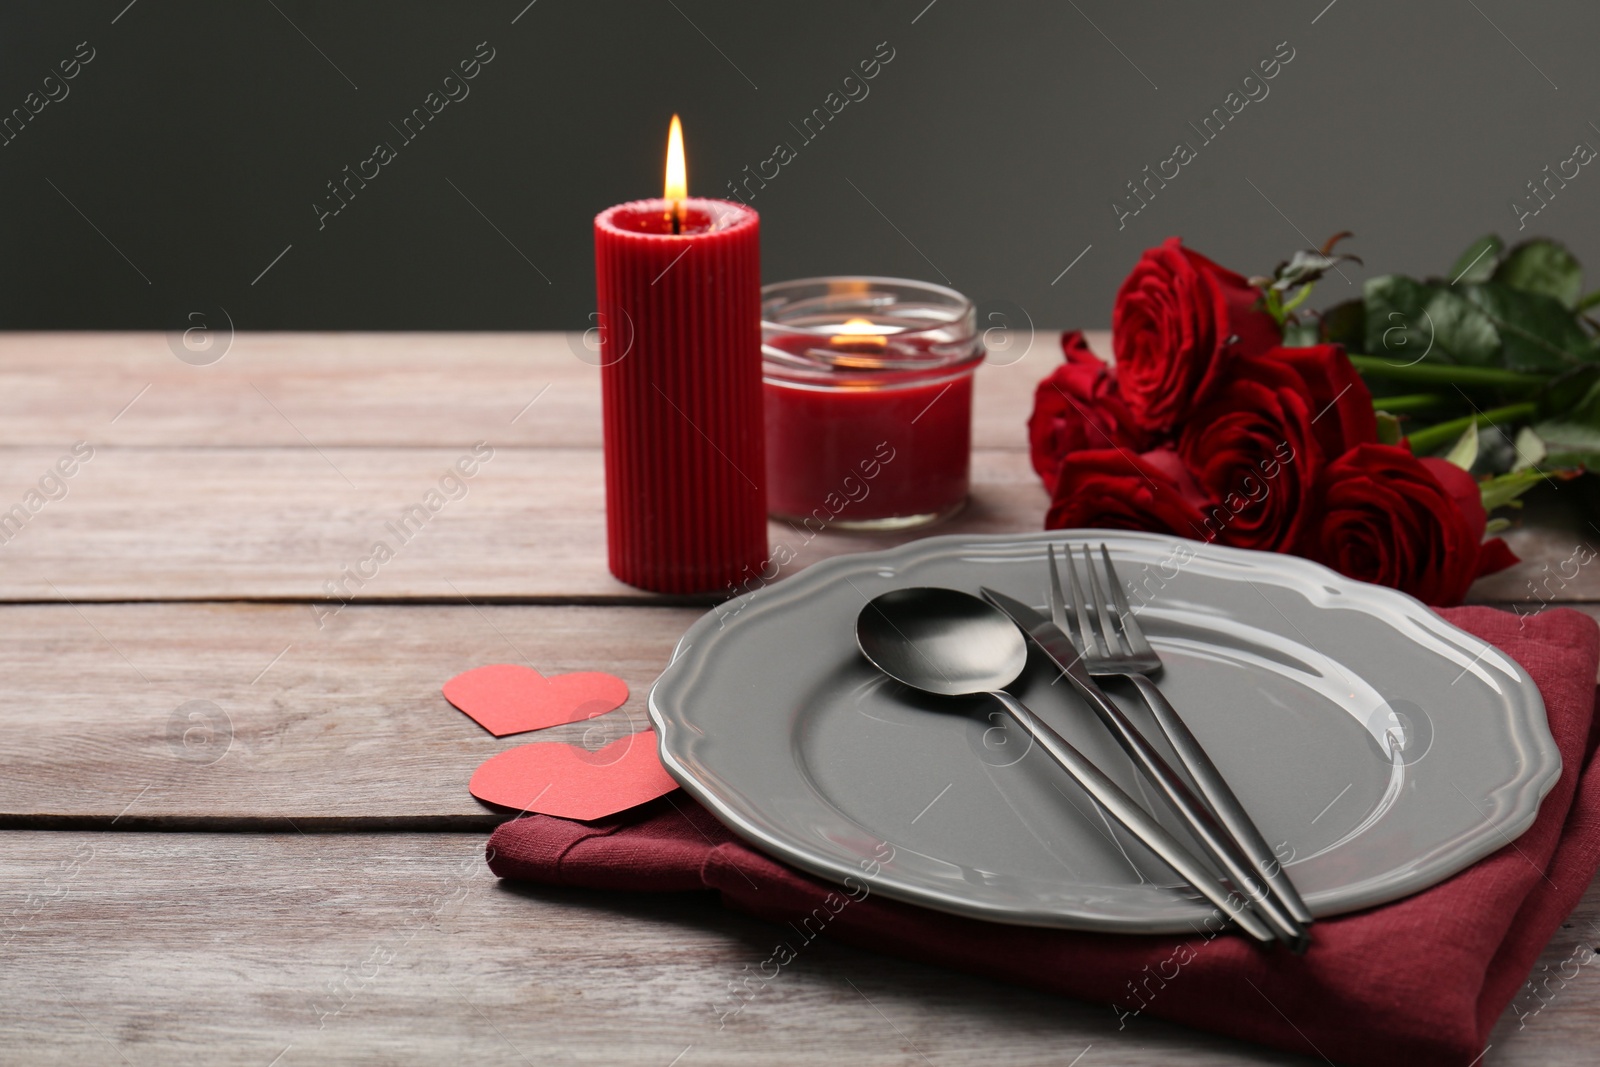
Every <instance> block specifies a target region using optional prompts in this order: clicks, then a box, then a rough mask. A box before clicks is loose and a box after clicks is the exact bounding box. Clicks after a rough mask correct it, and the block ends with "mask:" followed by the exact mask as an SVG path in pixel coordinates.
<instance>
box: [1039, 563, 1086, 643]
mask: <svg viewBox="0 0 1600 1067" xmlns="http://www.w3.org/2000/svg"><path fill="white" fill-rule="evenodd" d="M1045 552H1046V553H1047V554H1048V555H1049V557H1050V621H1051V622H1053V623H1055V624H1056V625H1057V626H1059V627H1060V628H1061V630H1062V631H1063V632H1064V633H1066V635H1067V636H1068V637H1070V638H1072V640H1073V642H1074V643H1077V644H1078V645H1079V647H1080V648H1081V647H1082V642H1081V640H1080V638H1079V636H1078V635H1077V634H1076V633H1074V632H1073V629H1072V620H1071V619H1069V618H1068V617H1067V605H1066V596H1067V594H1066V592H1065V591H1064V590H1063V589H1062V588H1061V572H1060V571H1059V570H1057V569H1056V546H1055V545H1046V546H1045Z"/></svg>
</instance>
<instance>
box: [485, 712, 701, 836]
mask: <svg viewBox="0 0 1600 1067" xmlns="http://www.w3.org/2000/svg"><path fill="white" fill-rule="evenodd" d="M468 788H469V789H471V790H472V795H473V796H475V797H477V798H478V799H479V800H482V801H485V802H487V803H489V804H498V805H500V806H501V807H505V808H515V809H517V810H518V811H536V812H539V813H540V814H542V815H556V816H560V817H561V818H563V819H584V820H588V819H603V818H605V817H606V816H607V815H615V814H616V813H617V812H619V811H626V810H627V809H628V808H631V807H634V806H636V805H639V804H643V803H644V802H645V801H647V800H654V799H655V798H656V797H659V796H664V795H665V794H667V793H670V792H672V791H673V790H674V789H676V788H678V783H677V782H675V781H673V780H672V776H671V775H670V774H668V773H667V772H666V768H664V767H662V766H661V760H660V758H658V757H657V756H656V732H655V731H654V730H641V731H639V732H638V733H636V734H630V735H629V736H627V737H619V738H618V739H617V740H615V741H613V742H611V743H610V744H609V745H606V746H605V747H604V748H601V749H598V750H596V751H594V752H589V751H586V750H585V749H581V748H578V747H577V746H576V745H568V744H564V743H563V742H560V741H535V742H534V743H532V744H529V745H518V746H517V747H516V748H513V749H508V750H506V751H505V752H502V753H500V754H499V755H498V756H494V757H491V758H490V759H488V760H485V761H484V762H483V764H482V766H480V767H479V768H478V769H477V770H476V771H474V772H473V774H472V782H471V784H470V785H469V786H468Z"/></svg>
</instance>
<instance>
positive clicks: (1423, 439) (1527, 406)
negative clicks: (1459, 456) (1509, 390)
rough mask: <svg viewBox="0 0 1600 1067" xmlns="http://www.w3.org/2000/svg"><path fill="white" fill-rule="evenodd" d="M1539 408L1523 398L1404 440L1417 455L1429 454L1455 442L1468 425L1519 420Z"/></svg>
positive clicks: (1410, 435)
mask: <svg viewBox="0 0 1600 1067" xmlns="http://www.w3.org/2000/svg"><path fill="white" fill-rule="evenodd" d="M1538 410H1539V405H1538V404H1536V403H1534V402H1533V401H1532V400H1525V401H1523V402H1522V403H1520V404H1507V405H1506V406H1505V407H1501V408H1491V409H1490V410H1488V411H1480V412H1478V413H1477V414H1475V415H1465V416H1463V417H1461V418H1459V419H1451V420H1450V421H1449V422H1441V423H1438V424H1436V425H1434V426H1429V427H1427V428H1426V429H1422V430H1418V431H1417V432H1416V433H1414V434H1408V435H1406V440H1407V441H1408V442H1409V443H1410V445H1411V451H1412V452H1414V453H1415V454H1417V455H1419V456H1426V455H1430V454H1432V453H1433V452H1435V451H1437V450H1438V449H1440V448H1443V447H1444V446H1445V445H1451V444H1455V442H1456V439H1457V438H1458V437H1460V436H1461V435H1462V434H1464V433H1466V432H1467V427H1468V426H1490V425H1498V424H1499V423H1502V422H1521V421H1522V420H1523V419H1527V418H1531V417H1532V416H1533V414H1534V413H1535V412H1537V411H1538Z"/></svg>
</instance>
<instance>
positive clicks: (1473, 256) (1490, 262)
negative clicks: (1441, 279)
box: [1449, 233, 1506, 285]
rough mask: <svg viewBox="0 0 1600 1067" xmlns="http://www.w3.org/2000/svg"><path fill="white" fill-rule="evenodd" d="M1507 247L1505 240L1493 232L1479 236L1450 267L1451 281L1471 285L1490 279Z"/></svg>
mask: <svg viewBox="0 0 1600 1067" xmlns="http://www.w3.org/2000/svg"><path fill="white" fill-rule="evenodd" d="M1505 247H1506V246H1505V242H1504V241H1502V240H1500V238H1499V237H1496V236H1495V235H1494V234H1492V233H1491V234H1487V235H1485V236H1483V237H1480V238H1478V239H1477V240H1476V241H1474V242H1472V243H1471V244H1470V245H1468V246H1467V250H1466V251H1465V252H1463V253H1461V257H1460V258H1459V259H1457V260H1456V262H1455V265H1454V266H1452V267H1451V268H1450V274H1449V278H1450V280H1451V283H1452V284H1456V283H1465V284H1468V285H1470V284H1472V283H1474V282H1486V281H1488V280H1489V279H1490V278H1492V277H1493V276H1494V269H1495V268H1496V267H1498V266H1499V265H1500V253H1501V252H1502V251H1504V250H1505Z"/></svg>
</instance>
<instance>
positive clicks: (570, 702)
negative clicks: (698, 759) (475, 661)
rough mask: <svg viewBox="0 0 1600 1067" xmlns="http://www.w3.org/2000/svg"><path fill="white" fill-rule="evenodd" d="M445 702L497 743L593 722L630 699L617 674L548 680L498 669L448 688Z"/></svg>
mask: <svg viewBox="0 0 1600 1067" xmlns="http://www.w3.org/2000/svg"><path fill="white" fill-rule="evenodd" d="M444 698H445V699H446V700H448V701H449V702H450V703H452V704H454V705H455V706H456V707H457V708H460V709H461V710H462V711H464V712H466V714H467V715H468V716H470V717H471V718H472V719H473V720H474V721H476V722H477V724H478V725H479V726H481V727H483V728H484V729H485V730H488V731H489V732H490V733H491V734H494V735H495V736H496V737H505V736H507V735H509V734H521V733H527V732H528V731H529V730H542V729H544V728H545V727H546V726H560V725H561V724H562V723H566V722H577V721H579V720H580V719H592V718H594V717H595V716H596V715H604V714H605V713H606V712H608V711H610V710H612V709H613V708H620V707H621V706H622V705H623V703H625V702H626V701H627V699H628V683H627V682H624V681H623V680H622V679H621V678H618V677H617V676H616V675H614V674H605V673H603V672H601V671H581V672H578V673H575V674H554V675H551V676H550V677H548V678H546V677H545V676H544V675H542V674H540V673H539V672H538V671H536V670H534V669H533V668H531V667H523V666H520V665H518V664H515V663H494V664H490V665H489V666H487V667H474V668H473V669H472V670H470V671H465V672H463V673H461V674H458V675H456V676H455V677H454V678H452V679H450V680H449V681H448V682H446V683H444Z"/></svg>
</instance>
